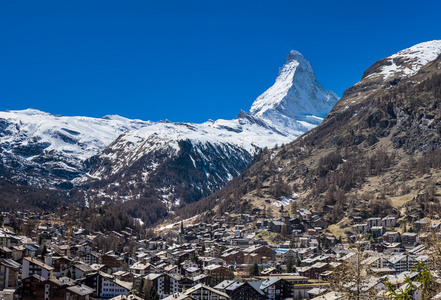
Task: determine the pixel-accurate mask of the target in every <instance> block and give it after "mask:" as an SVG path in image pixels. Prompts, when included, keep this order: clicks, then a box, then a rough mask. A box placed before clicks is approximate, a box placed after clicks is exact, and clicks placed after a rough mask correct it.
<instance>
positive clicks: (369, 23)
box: [0, 0, 441, 122]
mask: <svg viewBox="0 0 441 300" xmlns="http://www.w3.org/2000/svg"><path fill="white" fill-rule="evenodd" d="M440 12H441V1H439V0H436V1H421V2H417V1H384V0H382V1H356V0H354V1H324V0H323V1H313V0H310V1H295V0H289V1H288V0H287V1H278V0H271V1H268V0H265V1H260V0H252V1H248V0H234V1H229V0H201V1H191V0H187V1H184V0H179V1H171V0H155V1H149V0H143V1H129V0H121V1H111V0H105V1H104V0H103V1H94V0H87V1H82V0H75V1H60V0H57V1H45V0H42V1H35V0H32V1H26V0H19V1H15V0H10V1H7V0H5V1H1V3H0V43H1V44H0V110H6V109H25V108H29V107H31V108H36V109H40V110H43V111H47V112H50V113H53V114H63V115H86V116H92V117H101V116H104V115H106V114H119V115H122V116H125V117H128V118H138V119H143V120H153V121H158V120H164V119H169V120H171V121H191V122H203V121H206V120H207V119H218V118H224V119H231V118H235V117H236V116H237V113H238V112H239V110H240V109H243V110H246V111H248V110H249V108H250V106H251V104H252V102H253V101H254V99H255V98H256V97H257V96H259V95H260V94H261V93H262V92H264V91H265V90H266V89H267V88H268V87H270V86H271V85H272V84H273V83H274V80H275V78H276V76H277V72H278V68H279V67H281V66H282V65H283V63H284V62H285V57H286V55H287V54H288V52H289V51H290V50H291V49H295V50H298V51H300V52H301V53H302V54H303V55H304V56H305V57H306V58H307V59H308V60H309V61H310V62H311V63H312V65H313V68H314V70H315V73H316V75H317V79H318V81H319V82H320V83H322V85H323V86H324V87H325V88H327V89H331V90H333V91H335V92H336V93H337V94H338V95H340V96H341V94H342V93H343V91H344V90H345V89H347V88H348V87H350V86H351V85H352V84H354V83H356V82H357V81H358V80H359V79H360V77H361V76H362V74H363V71H365V70H366V69H367V68H368V67H369V66H370V65H371V64H373V63H374V62H375V61H377V60H379V59H381V58H383V57H386V56H388V55H391V54H393V53H395V52H397V51H399V50H401V49H404V48H407V47H410V46H412V45H414V44H417V43H420V42H424V41H428V40H434V39H441V30H440V29H441V28H440V27H441V17H440Z"/></svg>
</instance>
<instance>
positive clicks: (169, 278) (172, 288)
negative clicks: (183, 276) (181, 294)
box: [145, 273, 179, 299]
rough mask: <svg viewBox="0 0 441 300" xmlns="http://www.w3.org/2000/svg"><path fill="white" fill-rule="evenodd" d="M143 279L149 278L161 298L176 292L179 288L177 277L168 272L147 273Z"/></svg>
mask: <svg viewBox="0 0 441 300" xmlns="http://www.w3.org/2000/svg"><path fill="white" fill-rule="evenodd" d="M145 279H148V280H151V282H152V284H153V286H154V287H155V289H156V291H157V293H158V295H159V298H160V299H163V298H165V297H168V296H170V295H172V294H176V293H177V292H178V289H179V277H177V276H174V275H170V274H165V273H162V274H149V275H147V276H146V277H145Z"/></svg>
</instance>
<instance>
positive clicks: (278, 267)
mask: <svg viewBox="0 0 441 300" xmlns="http://www.w3.org/2000/svg"><path fill="white" fill-rule="evenodd" d="M2 216H3V227H2V228H1V229H0V297H1V299H8V300H12V299H23V300H26V299H60V300H61V299H78V300H88V299H168V300H170V299H201V300H202V299H213V300H216V299H219V300H223V299H262V300H263V299H268V300H277V299H315V300H319V299H323V300H325V299H352V298H354V297H351V295H352V294H351V293H354V292H357V293H358V296H360V297H361V298H364V299H389V296H390V295H391V290H392V289H394V290H396V291H398V292H400V291H401V292H402V291H405V292H406V293H408V295H409V297H410V299H416V300H419V299H422V298H424V290H423V287H422V285H421V283H420V282H418V281H417V278H418V276H419V273H420V272H418V270H416V269H417V267H419V268H420V271H421V266H423V267H424V268H429V269H430V268H433V266H434V263H435V260H436V259H435V258H434V256H433V252H429V251H428V249H427V246H426V245H427V240H429V239H430V233H431V232H435V233H437V232H439V231H440V227H441V224H440V223H432V222H429V221H427V220H416V219H410V220H406V222H407V225H406V226H404V227H405V228H407V227H409V230H406V232H400V230H397V229H399V228H401V229H402V228H403V226H402V225H403V224H401V225H400V222H401V223H402V222H403V220H400V222H398V220H397V219H396V218H395V217H393V216H389V217H384V218H379V217H372V218H369V219H362V218H361V217H353V218H352V219H351V224H352V231H351V232H348V235H347V236H345V237H343V239H342V237H341V236H333V235H331V234H329V232H328V231H325V230H323V229H322V227H321V226H323V224H322V222H323V221H322V220H321V219H320V217H319V216H318V215H317V214H315V213H314V212H313V211H310V210H306V209H300V210H298V211H297V214H296V216H283V214H282V217H280V218H277V219H274V220H256V219H255V217H254V216H252V215H249V214H243V215H241V216H240V218H241V222H240V223H241V224H240V225H238V224H229V223H227V222H226V220H225V218H222V219H216V220H215V222H214V223H210V224H208V223H195V224H186V225H184V223H183V222H178V223H176V224H174V226H173V225H171V226H169V230H160V231H157V232H155V234H154V235H151V236H150V237H147V236H144V237H142V238H141V237H139V236H137V235H136V234H135V233H134V232H133V229H131V228H126V229H125V230H122V231H120V232H116V231H111V232H105V233H102V232H88V231H87V230H85V229H83V228H81V227H80V226H79V225H78V224H75V223H73V222H67V221H61V220H60V219H57V220H55V219H54V218H53V216H51V215H39V214H34V213H29V212H16V213H3V214H2ZM11 218H14V219H17V218H21V219H22V220H23V224H24V225H23V226H24V228H22V229H21V230H20V231H19V233H18V232H15V231H14V230H13V228H12V227H10V225H11V224H10V222H11V221H10V220H11ZM30 224H33V225H34V226H30ZM265 234H267V235H274V234H277V235H280V236H283V237H286V239H284V240H281V241H280V242H277V243H276V242H271V241H268V239H265V238H263V237H264V236H265ZM354 267H356V268H359V269H360V270H361V271H360V272H359V274H358V276H359V278H349V277H347V276H344V275H347V274H349V273H351V272H350V269H351V268H354ZM342 273H347V274H342ZM431 274H432V275H433V280H434V281H433V282H434V283H435V281H436V280H437V278H436V275H437V274H435V273H433V272H432V273H431ZM336 275H338V276H336ZM351 281H357V282H358V284H359V285H361V286H360V288H359V289H355V288H354V286H355V285H354V284H355V283H354V282H351ZM409 282H412V283H413V284H412V287H414V288H412V289H410V288H409V284H410V283H409ZM339 286H340V287H339ZM392 292H393V291H392ZM439 297H440V295H438V296H435V297H434V299H437V298H439Z"/></svg>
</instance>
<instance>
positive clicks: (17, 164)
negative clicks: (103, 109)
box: [0, 51, 338, 207]
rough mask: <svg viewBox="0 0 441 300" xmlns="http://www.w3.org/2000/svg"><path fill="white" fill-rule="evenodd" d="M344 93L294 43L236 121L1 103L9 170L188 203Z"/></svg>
mask: <svg viewBox="0 0 441 300" xmlns="http://www.w3.org/2000/svg"><path fill="white" fill-rule="evenodd" d="M337 101H338V97H337V96H336V95H335V94H334V93H333V92H330V91H326V90H325V89H324V88H323V87H322V86H321V85H320V84H319V83H317V81H316V80H315V75H314V72H313V70H312V67H311V64H310V63H309V62H308V61H307V60H306V59H305V58H304V57H303V56H302V55H301V54H300V53H299V52H297V51H291V52H290V53H289V55H288V57H287V60H286V64H285V65H284V66H283V67H282V68H281V69H280V71H279V75H278V77H277V79H276V82H275V83H274V85H273V86H272V87H270V88H269V89H268V90H267V91H266V92H265V93H264V94H263V95H262V96H260V97H258V98H257V99H256V101H255V102H254V103H253V105H252V107H251V110H250V112H249V113H247V112H244V111H241V112H240V113H239V114H238V117H237V119H234V120H217V121H207V122H205V123H202V124H193V123H172V122H168V121H166V122H145V121H140V120H129V119H125V118H123V117H119V116H106V117H104V118H100V119H96V118H87V117H64V116H54V115H51V114H48V113H44V112H41V111H37V110H31V109H29V110H25V111H7V112H2V113H0V137H1V140H0V147H1V149H2V153H1V159H2V164H1V165H0V174H1V176H3V177H4V178H8V179H13V180H16V181H20V182H23V183H26V184H31V185H37V186H44V187H54V186H55V185H58V186H61V187H64V188H69V189H70V188H72V187H74V186H75V187H77V188H74V190H75V193H76V194H77V195H78V194H79V195H80V197H79V198H78V199H77V200H79V199H80V200H81V201H85V204H88V203H90V202H93V203H97V204H101V203H103V201H104V202H108V201H121V202H127V201H128V200H137V199H138V200H139V199H145V198H148V199H150V200H149V201H158V202H159V203H165V204H167V205H168V206H169V207H170V206H172V205H182V204H184V203H188V202H192V201H197V200H199V199H200V198H201V197H204V196H207V195H209V194H210V193H212V192H214V191H216V190H218V189H220V188H221V187H222V186H224V185H225V184H226V183H227V182H228V181H229V180H231V179H232V178H233V177H235V176H237V175H239V174H240V173H241V172H242V171H243V170H244V169H245V168H246V167H247V166H248V165H249V164H250V163H251V161H252V159H253V156H254V154H255V153H256V152H257V151H258V150H259V149H262V148H264V147H269V148H271V147H274V146H275V145H277V144H279V145H280V144H283V143H289V142H291V141H292V140H294V139H295V138H297V137H298V136H300V135H301V134H303V133H304V132H306V131H307V130H309V129H311V128H313V127H315V126H316V125H318V124H319V123H320V122H321V120H322V119H323V117H324V116H325V115H326V113H327V112H329V110H330V109H331V108H332V106H333V105H334V104H335V102H337ZM79 186H82V188H78V187H79ZM84 187H87V188H84Z"/></svg>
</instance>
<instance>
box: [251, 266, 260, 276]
mask: <svg viewBox="0 0 441 300" xmlns="http://www.w3.org/2000/svg"><path fill="white" fill-rule="evenodd" d="M250 276H259V265H258V264H257V263H254V264H253V265H252V266H251V268H250Z"/></svg>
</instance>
